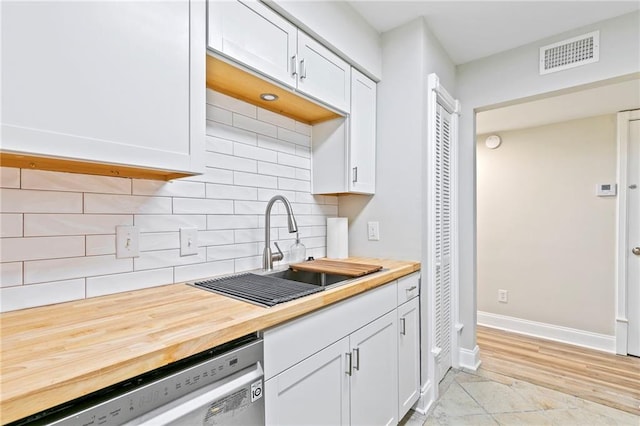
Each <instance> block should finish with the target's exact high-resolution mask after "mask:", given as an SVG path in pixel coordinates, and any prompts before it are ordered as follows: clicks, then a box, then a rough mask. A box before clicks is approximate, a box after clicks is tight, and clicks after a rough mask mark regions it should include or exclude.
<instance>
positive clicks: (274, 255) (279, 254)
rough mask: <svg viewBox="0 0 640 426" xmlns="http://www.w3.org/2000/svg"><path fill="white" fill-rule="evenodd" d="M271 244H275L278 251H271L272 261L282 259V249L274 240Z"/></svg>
mask: <svg viewBox="0 0 640 426" xmlns="http://www.w3.org/2000/svg"><path fill="white" fill-rule="evenodd" d="M273 244H274V245H275V246H276V248H277V249H278V252H277V253H273V254H272V255H271V259H272V260H273V261H274V262H277V261H279V260H282V259H284V253H282V250H280V246H279V245H278V243H277V242H275V241H274V242H273Z"/></svg>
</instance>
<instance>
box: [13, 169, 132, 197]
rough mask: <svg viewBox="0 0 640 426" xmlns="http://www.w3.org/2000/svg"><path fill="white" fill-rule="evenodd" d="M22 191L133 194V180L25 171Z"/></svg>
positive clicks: (23, 172)
mask: <svg viewBox="0 0 640 426" xmlns="http://www.w3.org/2000/svg"><path fill="white" fill-rule="evenodd" d="M22 189H42V190H45V191H69V192H99V193H102V194H131V179H126V178H118V177H109V176H94V175H82V176H80V175H78V174H77V173H62V172H49V171H44V170H28V169H23V170H22Z"/></svg>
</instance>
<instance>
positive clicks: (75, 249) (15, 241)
mask: <svg viewBox="0 0 640 426" xmlns="http://www.w3.org/2000/svg"><path fill="white" fill-rule="evenodd" d="M84 254H85V251H84V237H79V236H78V237H30V238H2V239H1V240H0V260H1V261H2V262H16V261H23V260H38V259H57V258H62V257H77V256H84Z"/></svg>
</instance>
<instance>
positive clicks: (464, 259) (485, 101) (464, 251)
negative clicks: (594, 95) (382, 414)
mask: <svg viewBox="0 0 640 426" xmlns="http://www.w3.org/2000/svg"><path fill="white" fill-rule="evenodd" d="M639 21H640V13H631V14H627V15H623V16H620V17H617V18H613V19H609V20H606V21H601V22H599V23H596V24H593V25H589V26H587V27H583V28H580V29H576V30H574V31H570V32H567V33H564V34H559V35H557V36H555V37H551V38H548V39H545V40H541V41H540V42H538V43H533V44H530V45H526V46H522V47H519V48H516V49H513V50H510V51H507V52H503V53H500V54H496V55H493V56H490V57H487V58H483V59H480V60H477V61H473V62H469V63H467V64H464V65H461V66H459V67H458V70H457V83H458V86H457V90H458V92H457V94H458V97H459V99H460V101H461V103H462V114H461V118H460V149H459V167H458V169H459V171H460V173H459V194H460V204H459V208H460V223H459V235H460V260H461V265H460V266H461V270H460V295H461V299H460V319H461V321H462V323H463V324H464V325H465V327H464V329H463V330H462V335H461V341H460V343H461V346H462V347H463V348H465V349H468V350H473V349H474V348H475V346H476V343H475V323H476V250H475V246H476V224H475V220H476V218H475V215H476V205H475V200H476V194H475V185H476V182H475V175H476V170H475V161H476V159H475V117H474V114H475V111H476V110H477V109H482V108H486V107H488V106H491V105H495V104H498V103H501V102H509V101H513V100H516V99H522V98H526V97H529V96H535V95H541V94H544V93H548V92H552V91H556V90H561V89H566V88H571V87H576V86H580V85H583V84H589V83H594V82H598V81H602V80H607V79H612V78H616V77H620V76H624V75H628V74H631V73H636V72H639V71H640V25H638V23H639ZM594 30H600V44H601V47H600V62H597V63H593V64H589V65H586V66H582V67H578V68H573V69H569V70H565V71H561V72H558V73H554V74H547V75H544V76H540V75H538V48H539V47H540V46H543V45H546V44H549V43H552V42H556V41H561V40H564V39H566V38H568V37H572V36H576V35H580V34H584V33H586V32H588V31H594Z"/></svg>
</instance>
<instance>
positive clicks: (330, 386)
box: [264, 281, 420, 425]
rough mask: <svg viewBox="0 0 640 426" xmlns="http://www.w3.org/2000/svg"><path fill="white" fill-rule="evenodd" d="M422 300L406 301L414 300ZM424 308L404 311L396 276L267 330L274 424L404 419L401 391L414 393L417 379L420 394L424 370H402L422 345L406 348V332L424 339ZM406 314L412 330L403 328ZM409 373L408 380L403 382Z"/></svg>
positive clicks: (268, 401) (268, 398)
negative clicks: (400, 408)
mask: <svg viewBox="0 0 640 426" xmlns="http://www.w3.org/2000/svg"><path fill="white" fill-rule="evenodd" d="M417 300H418V299H417V298H414V299H412V300H411V301H410V302H407V303H405V305H411V306H414V305H415V304H417ZM403 307H404V305H403ZM417 313H418V312H417V311H413V310H408V311H405V310H402V315H399V312H398V286H397V282H396V281H393V282H392V283H389V284H387V285H384V286H381V287H378V288H376V289H373V290H370V291H368V292H366V293H364V294H361V295H359V296H355V297H353V298H351V299H348V300H345V301H342V302H339V303H337V304H335V305H332V306H329V307H327V308H324V309H321V310H319V311H316V312H314V313H311V314H308V315H305V316H303V317H301V318H298V319H295V320H293V321H290V322H287V323H285V324H283V325H280V326H277V327H274V328H272V329H269V330H265V332H264V344H265V361H264V362H265V380H266V381H265V409H266V422H267V425H394V424H397V423H398V421H399V420H400V418H401V416H399V411H398V401H399V400H400V399H402V397H401V396H400V395H399V389H400V390H401V391H402V392H405V393H407V392H408V387H409V386H408V383H409V382H413V383H415V386H414V389H413V394H414V395H418V389H419V380H420V374H419V373H420V371H419V368H417V369H415V370H414V371H413V373H411V372H409V371H404V370H403V372H402V373H400V372H399V370H400V369H402V368H403V367H402V366H400V367H399V356H400V357H401V358H402V359H403V360H406V359H408V357H407V356H406V354H407V353H411V354H413V349H417V348H419V343H417V342H415V341H413V342H411V344H410V346H411V348H412V349H411V350H405V349H404V348H405V347H408V346H407V345H406V340H407V339H406V338H405V337H407V336H409V335H410V336H414V337H416V338H417V337H419V336H418V334H417V333H418V332H417V325H418V322H417V318H416V319H414V317H413V315H417ZM399 319H402V320H403V322H404V324H405V327H406V332H407V333H408V334H407V336H405V335H400V334H399V331H402V330H401V329H400V328H399ZM401 341H402V343H401ZM399 345H402V346H399ZM418 361H419V357H416V358H415V359H413V358H412V359H411V360H410V362H411V363H413V362H418ZM402 362H405V361H402ZM407 365H408V364H407ZM412 366H415V365H414V364H412ZM401 374H404V375H405V376H406V378H404V379H400V380H403V383H405V385H400V386H399V377H400V376H401ZM411 374H414V376H415V377H413V378H412V379H413V380H409V376H410V375H411ZM413 398H414V396H411V397H409V398H406V397H405V400H407V401H408V400H413ZM413 402H415V400H414V401H413ZM407 404H408V407H409V408H410V407H411V405H413V403H408V402H407Z"/></svg>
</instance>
